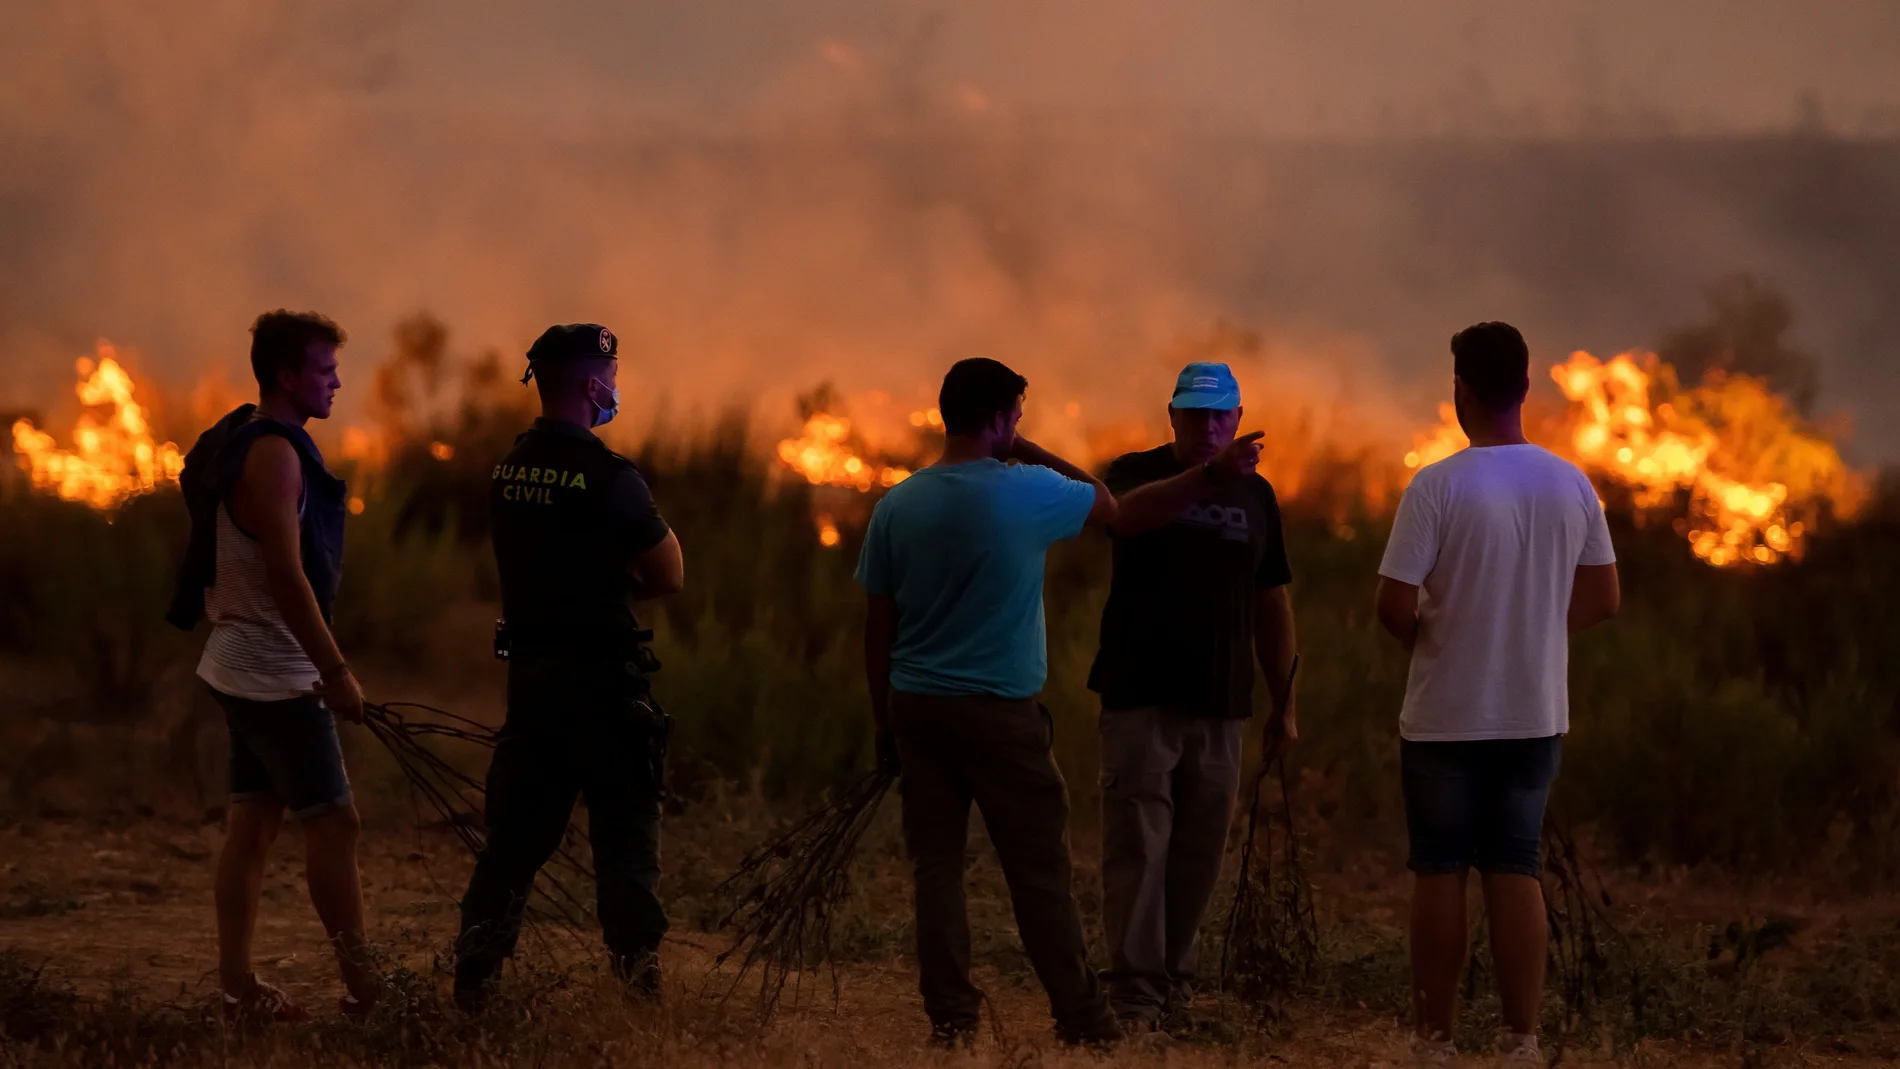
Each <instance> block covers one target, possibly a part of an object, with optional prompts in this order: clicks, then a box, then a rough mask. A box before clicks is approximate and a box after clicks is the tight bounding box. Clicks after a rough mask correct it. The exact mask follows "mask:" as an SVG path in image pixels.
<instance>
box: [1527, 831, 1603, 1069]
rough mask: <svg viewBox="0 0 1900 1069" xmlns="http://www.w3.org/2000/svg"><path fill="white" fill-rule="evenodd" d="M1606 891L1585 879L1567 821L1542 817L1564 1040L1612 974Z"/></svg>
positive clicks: (1587, 1016) (1593, 1007)
mask: <svg viewBox="0 0 1900 1069" xmlns="http://www.w3.org/2000/svg"><path fill="white" fill-rule="evenodd" d="M1609 905H1610V895H1609V892H1608V891H1606V890H1605V889H1604V888H1603V885H1602V882H1601V881H1597V884H1596V887H1595V889H1594V890H1593V889H1592V888H1591V887H1590V886H1589V885H1588V884H1587V883H1586V882H1585V868H1584V862H1583V857H1582V855H1581V854H1579V853H1578V851H1577V841H1576V838H1575V837H1574V836H1573V835H1572V834H1571V832H1570V826H1569V824H1568V823H1567V822H1564V821H1561V820H1559V819H1558V818H1557V817H1556V816H1554V815H1551V814H1548V813H1547V814H1546V815H1545V817H1544V914H1545V917H1546V919H1547V920H1548V921H1549V923H1550V960H1551V963H1552V965H1554V966H1555V970H1554V971H1555V973H1556V976H1555V977H1553V979H1554V980H1555V981H1556V987H1557V990H1558V991H1559V992H1560V993H1561V994H1562V995H1563V1004H1564V1022H1563V1028H1562V1029H1561V1030H1560V1031H1559V1033H1558V1038H1557V1043H1558V1052H1557V1053H1558V1056H1559V1057H1562V1053H1563V1043H1564V1041H1565V1038H1566V1037H1568V1036H1569V1035H1570V1034H1571V1033H1572V1032H1573V1031H1575V1030H1576V1029H1577V1028H1578V1027H1579V1026H1580V1025H1582V1024H1583V1023H1584V1022H1587V1021H1590V1020H1592V1019H1593V1018H1595V1017H1596V1015H1597V1011H1598V1008H1599V1007H1600V1006H1601V1005H1602V1003H1603V1000H1604V999H1605V998H1606V997H1608V996H1609V995H1610V988H1611V981H1612V979H1613V978H1612V977H1611V975H1610V973H1611V969H1610V958H1609V955H1608V953H1607V952H1606V950H1607V948H1606V946H1605V943H1606V942H1608V941H1610V940H1613V939H1618V938H1620V933H1618V932H1617V930H1616V926H1615V925H1614V924H1613V923H1612V922H1611V920H1610V916H1609Z"/></svg>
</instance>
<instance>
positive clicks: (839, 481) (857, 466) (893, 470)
mask: <svg viewBox="0 0 1900 1069" xmlns="http://www.w3.org/2000/svg"><path fill="white" fill-rule="evenodd" d="M912 421H913V423H915V422H916V416H913V417H912ZM778 458H779V460H780V461H782V462H783V463H784V464H785V466H786V467H788V468H790V469H792V470H793V471H795V472H797V473H799V474H800V475H803V476H804V477H805V480H806V481H807V482H809V483H811V484H812V485H813V486H843V487H848V488H850V489H853V490H858V491H861V492H865V493H868V492H870V490H871V488H872V487H875V486H882V487H886V488H889V487H892V486H896V485H897V484H898V483H901V482H903V481H904V480H905V479H907V478H909V477H910V469H908V468H900V467H892V466H888V465H883V464H879V463H877V462H875V461H872V460H868V459H866V458H864V457H862V456H859V455H858V451H857V450H856V449H855V448H853V439H852V434H851V421H850V420H848V419H845V418H844V417H843V416H834V415H832V414H830V413H829V412H818V413H814V414H813V415H812V417H811V418H810V419H808V420H806V421H805V433H804V434H803V435H801V436H799V437H797V438H787V439H785V440H784V441H782V442H780V443H779V444H778Z"/></svg>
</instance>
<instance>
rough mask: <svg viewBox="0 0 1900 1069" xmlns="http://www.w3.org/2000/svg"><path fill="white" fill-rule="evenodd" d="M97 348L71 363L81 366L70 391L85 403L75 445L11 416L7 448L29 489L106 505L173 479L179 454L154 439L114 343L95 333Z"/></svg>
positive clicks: (180, 458)
mask: <svg viewBox="0 0 1900 1069" xmlns="http://www.w3.org/2000/svg"><path fill="white" fill-rule="evenodd" d="M96 356H97V359H96V360H95V359H94V358H93V357H84V356H82V357H80V358H79V359H78V360H77V361H76V362H75V365H74V366H75V367H76V368H77V369H78V372H79V384H78V385H77V386H76V387H75V388H74V392H75V393H77V394H78V395H79V401H80V403H81V404H83V405H85V406H86V408H87V411H85V412H83V413H81V414H80V416H79V419H78V421H77V422H76V423H75V424H74V425H73V445H74V448H72V449H70V450H67V449H61V448H59V445H58V443H57V442H56V441H55V440H54V438H53V436H52V435H50V434H48V433H46V432H45V431H43V430H40V429H38V428H36V427H34V426H33V424H32V422H31V421H30V420H25V419H21V420H16V421H14V424H13V451H14V452H15V453H16V454H18V455H19V458H20V466H21V467H22V468H24V469H26V471H27V472H28V474H29V477H30V478H31V480H32V484H33V488H34V489H35V490H39V491H41V492H43V493H50V494H56V495H58V496H59V497H61V498H63V499H65V500H67V501H79V502H84V503H85V504H87V505H90V506H91V507H93V508H95V509H110V508H114V507H117V506H118V505H121V504H123V503H124V502H125V501H126V500H127V499H129V498H131V497H134V496H136V495H138V494H144V493H150V492H151V491H153V490H156V489H158V488H159V487H161V486H164V485H167V484H172V485H176V484H177V482H178V475H179V473H180V472H182V471H184V470H185V458H184V455H183V454H182V453H180V452H179V450H178V447H177V446H176V445H174V444H172V443H171V442H163V443H160V442H155V441H154V440H153V438H152V431H151V427H150V425H149V424H148V422H147V420H146V414H145V409H144V408H143V407H142V406H140V405H139V403H138V402H137V401H134V400H133V399H132V394H133V391H134V385H133V382H132V376H131V375H129V374H127V373H126V370H125V368H123V367H121V366H120V365H119V360H118V351H117V350H115V349H114V348H113V347H112V345H111V343H110V342H106V341H101V342H99V345H98V350H97V353H96ZM96 409H107V410H109V411H104V412H97V413H95V411H94V410H96Z"/></svg>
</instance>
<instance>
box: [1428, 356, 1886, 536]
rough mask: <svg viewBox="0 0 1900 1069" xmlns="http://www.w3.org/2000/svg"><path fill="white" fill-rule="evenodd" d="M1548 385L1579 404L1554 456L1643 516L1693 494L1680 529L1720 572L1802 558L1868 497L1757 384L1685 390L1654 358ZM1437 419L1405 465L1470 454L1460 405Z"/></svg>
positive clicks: (1444, 408)
mask: <svg viewBox="0 0 1900 1069" xmlns="http://www.w3.org/2000/svg"><path fill="white" fill-rule="evenodd" d="M1550 377H1551V379H1552V380H1554V381H1555V382H1556V383H1557V387H1558V389H1560V390H1562V391H1563V394H1564V397H1565V398H1566V399H1567V400H1568V401H1569V402H1570V409H1569V412H1568V413H1567V415H1566V417H1565V419H1564V421H1563V441H1562V443H1561V444H1560V445H1559V446H1558V450H1557V451H1558V452H1560V453H1563V454H1564V455H1566V456H1568V457H1569V458H1570V459H1571V460H1574V461H1576V463H1577V465H1578V466H1579V467H1581V468H1583V469H1584V470H1585V471H1586V472H1588V473H1589V474H1590V475H1591V476H1592V477H1593V478H1595V479H1597V480H1599V481H1600V482H1607V483H1612V484H1615V485H1617V486H1621V487H1624V488H1625V489H1627V490H1628V491H1629V492H1630V502H1631V504H1633V505H1634V506H1635V507H1636V508H1637V509H1638V510H1641V511H1642V512H1644V513H1646V514H1647V513H1657V512H1665V511H1670V510H1674V509H1675V508H1677V507H1679V505H1680V503H1681V502H1682V501H1683V498H1684V496H1685V495H1686V497H1687V506H1686V507H1687V516H1686V517H1685V518H1684V519H1683V520H1682V521H1681V523H1680V524H1679V529H1680V530H1682V531H1683V533H1684V534H1685V535H1686V536H1687V538H1688V539H1689V545H1690V548H1691V549H1692V550H1694V552H1695V555H1696V556H1697V557H1699V558H1701V559H1702V560H1705V561H1707V562H1709V563H1710V564H1712V565H1715V566H1716V567H1718V568H1720V567H1730V566H1735V565H1744V564H1773V563H1775V562H1776V561H1779V560H1781V559H1783V558H1784V557H1789V556H1797V557H1798V556H1799V555H1800V553H1801V550H1802V545H1803V541H1804V539H1805V538H1806V536H1807V535H1808V534H1809V533H1811V532H1812V531H1813V530H1814V528H1815V525H1816V523H1817V522H1818V521H1819V520H1820V519H1821V516H1822V514H1823V513H1824V512H1831V514H1832V515H1834V516H1836V517H1841V518H1846V517H1850V516H1852V515H1853V513H1854V511H1855V510H1856V509H1857V508H1858V507H1859V504H1860V501H1861V499H1862V498H1863V497H1864V496H1865V486H1864V485H1863V481H1862V479H1861V478H1860V477H1859V476H1857V475H1856V474H1855V473H1853V472H1852V471H1850V470H1849V469H1848V468H1847V465H1846V463H1845V462H1844V461H1842V460H1841V456H1840V453H1839V452H1838V451H1836V450H1835V448H1834V446H1833V445H1832V444H1831V443H1829V442H1828V441H1827V440H1826V439H1824V438H1821V437H1820V436H1818V435H1816V434H1815V433H1813V432H1811V431H1809V430H1807V429H1806V428H1804V427H1803V425H1802V424H1801V421H1800V420H1799V419H1798V418H1797V417H1796V416H1795V414H1794V413H1793V412H1791V411H1790V410H1789V408H1788V405H1787V403H1786V402H1785V401H1783V400H1782V399H1781V398H1780V397H1778V396H1776V395H1775V393H1774V391H1773V390H1771V389H1770V388H1769V387H1768V385H1767V384H1766V383H1764V382H1762V381H1761V380H1759V379H1755V378H1751V377H1749V376H1747V375H1718V376H1712V377H1710V378H1709V379H1708V380H1707V381H1705V382H1703V383H1702V384H1700V385H1698V386H1696V387H1695V388H1694V389H1690V390H1682V389H1680V387H1679V386H1678V385H1677V383H1676V377H1675V369H1674V368H1671V367H1670V366H1669V365H1667V364H1663V363H1661V362H1660V361H1658V360H1657V359H1656V358H1655V356H1654V355H1651V354H1647V353H1623V354H1621V355H1618V356H1616V357H1614V358H1612V359H1611V360H1609V361H1607V362H1605V361H1602V360H1598V359H1597V358H1596V357H1594V356H1591V355H1590V354H1589V353H1585V352H1577V353H1572V354H1571V356H1570V359H1568V360H1566V361H1565V362H1563V363H1561V364H1558V365H1556V366H1555V367H1553V368H1551V369H1550ZM1659 398H1660V399H1659ZM1439 417H1440V419H1441V421H1442V422H1441V425H1440V426H1438V427H1436V428H1434V429H1433V430H1432V431H1431V432H1430V433H1429V434H1427V435H1423V436H1420V437H1419V439H1418V445H1417V447H1416V448H1415V449H1414V450H1413V451H1412V452H1410V453H1407V454H1406V455H1405V466H1406V467H1407V468H1410V469H1414V470H1416V469H1418V468H1421V467H1424V466H1425V465H1426V464H1430V463H1432V462H1434V461H1437V460H1442V459H1444V458H1445V457H1447V456H1450V455H1451V454H1452V453H1455V452H1457V451H1458V450H1459V449H1462V448H1464V447H1465V446H1466V445H1468V444H1470V443H1469V441H1468V440H1467V439H1466V438H1465V436H1464V434H1463V432H1462V431H1460V430H1459V429H1458V426H1457V417H1456V414H1455V413H1454V412H1453V411H1452V406H1451V405H1449V404H1445V405H1440V406H1439Z"/></svg>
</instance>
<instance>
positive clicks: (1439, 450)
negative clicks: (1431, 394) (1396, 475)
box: [1405, 401, 1471, 471]
mask: <svg viewBox="0 0 1900 1069" xmlns="http://www.w3.org/2000/svg"><path fill="white" fill-rule="evenodd" d="M1470 444H1471V439H1470V438H1467V437H1465V432H1464V429H1463V428H1462V427H1460V426H1458V412H1457V410H1456V409H1455V408H1453V407H1452V404H1451V402H1450V401H1441V402H1439V404H1438V426H1436V427H1433V428H1432V429H1431V430H1430V431H1429V432H1427V433H1425V434H1423V435H1420V436H1419V437H1418V438H1417V439H1416V443H1415V444H1414V445H1413V447H1412V451H1411V452H1409V453H1407V454H1405V466H1406V467H1407V468H1408V469H1410V470H1412V471H1417V470H1418V469H1420V468H1422V467H1424V466H1425V465H1427V464H1436V463H1438V462H1439V461H1441V460H1443V459H1445V458H1446V457H1448V456H1450V455H1452V454H1453V453H1456V452H1457V451H1459V450H1460V449H1463V448H1464V447H1466V446H1468V445H1470Z"/></svg>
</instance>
